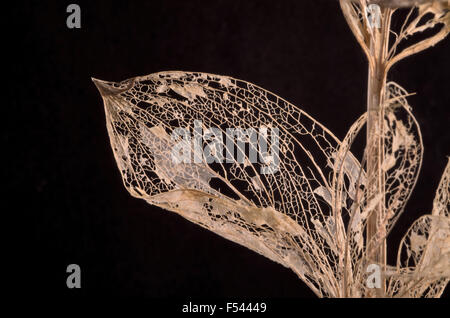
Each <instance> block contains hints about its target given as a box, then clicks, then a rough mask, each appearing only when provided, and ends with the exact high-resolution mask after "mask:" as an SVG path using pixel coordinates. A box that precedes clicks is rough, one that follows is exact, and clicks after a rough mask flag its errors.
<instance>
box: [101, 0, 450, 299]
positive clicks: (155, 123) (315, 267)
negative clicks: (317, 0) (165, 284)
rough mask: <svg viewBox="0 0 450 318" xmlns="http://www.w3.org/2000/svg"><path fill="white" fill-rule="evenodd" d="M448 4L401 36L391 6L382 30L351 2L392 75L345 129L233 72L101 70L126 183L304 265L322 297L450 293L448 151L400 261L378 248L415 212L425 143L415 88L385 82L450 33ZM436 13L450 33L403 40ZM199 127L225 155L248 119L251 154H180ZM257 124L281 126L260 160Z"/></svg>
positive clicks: (375, 87) (353, 24)
mask: <svg viewBox="0 0 450 318" xmlns="http://www.w3.org/2000/svg"><path fill="white" fill-rule="evenodd" d="M402 3H405V1H402ZM436 3H439V5H440V4H441V3H442V2H433V3H431V2H430V3H424V4H421V5H420V6H419V7H418V9H416V10H417V17H416V18H413V19H412V21H411V22H409V23H408V19H410V17H411V15H412V13H411V14H410V15H408V18H407V21H405V25H404V26H403V27H402V31H401V32H400V34H398V35H397V37H396V40H395V42H394V43H393V44H391V46H389V43H388V42H389V41H386V39H385V38H383V36H384V35H385V33H383V32H388V33H387V34H388V35H389V32H390V19H391V16H392V14H393V10H392V9H390V8H384V9H383V11H382V14H384V16H383V19H382V26H381V29H380V30H375V29H372V28H370V27H369V23H368V21H367V19H366V17H365V15H364V14H362V12H365V11H364V10H365V8H366V6H367V4H368V3H367V2H366V1H363V0H361V1H357V3H354V2H353V3H352V2H350V1H347V0H341V7H342V10H343V12H344V16H345V18H346V20H347V22H348V23H349V25H350V28H351V29H352V31H353V33H354V34H355V37H356V38H357V40H358V42H359V43H360V44H361V47H362V48H363V50H364V52H365V53H366V55H367V57H368V60H369V70H370V72H369V73H370V74H372V75H373V74H378V75H381V77H379V79H378V80H377V81H375V82H372V84H370V83H369V102H368V104H369V106H370V107H368V111H367V112H366V113H364V114H363V115H362V116H361V117H360V118H359V119H358V120H357V121H356V122H355V123H354V124H353V125H352V126H351V127H350V129H349V131H348V133H347V135H346V136H345V138H344V139H343V140H339V139H338V138H337V137H336V136H335V135H333V133H332V132H330V131H329V130H328V129H327V128H326V127H325V126H323V125H322V124H321V123H319V122H318V121H317V120H315V119H314V118H313V117H311V116H310V115H309V114H307V113H305V112H304V111H302V110H301V109H299V108H297V107H296V106H294V105H292V104H291V103H289V102H287V101H285V100H284V99H282V98H281V97H279V96H277V95H275V94H272V93H270V92H268V91H266V90H264V89H263V88H260V87H258V86H256V85H254V84H251V83H248V82H245V81H241V80H238V79H234V78H230V77H226V76H220V75H213V74H206V73H193V72H178V71H174V72H161V73H155V74H150V75H147V76H142V77H135V78H132V79H129V80H125V81H122V82H119V83H113V82H105V81H100V80H94V82H95V84H96V86H97V87H98V89H99V91H100V93H101V95H102V97H103V101H104V106H105V113H106V124H107V129H108V134H109V137H110V141H111V146H112V149H113V152H114V156H115V159H116V162H117V165H118V168H119V170H120V173H121V175H122V179H123V183H124V185H125V187H126V188H127V190H128V191H129V192H130V194H131V195H133V196H134V197H137V198H141V199H144V200H146V201H147V202H148V203H150V204H152V205H156V206H159V207H161V208H163V209H166V210H169V211H172V212H175V213H178V214H180V215H181V216H183V217H185V218H186V219H188V220H190V221H192V222H194V223H196V224H198V225H200V226H202V227H204V228H206V229H209V230H211V231H213V232H215V233H217V234H218V235H221V236H223V237H225V238H227V239H229V240H232V241H234V242H236V243H239V244H241V245H243V246H246V247H248V248H249V249H251V250H253V251H255V252H258V253H260V254H262V255H264V256H266V257H268V258H269V259H271V260H273V261H275V262H278V263H280V264H282V265H284V266H286V267H288V268H290V269H292V270H293V271H294V272H295V273H296V274H297V275H298V277H299V278H300V279H302V280H303V281H304V282H305V283H306V284H307V285H308V286H309V287H310V288H311V290H313V292H314V293H315V294H316V295H317V296H319V297H374V296H380V295H381V296H386V297H419V296H425V297H438V296H440V295H441V294H442V292H443V290H444V288H445V286H446V284H447V282H448V280H449V278H450V272H449V268H450V260H449V255H450V254H449V253H450V241H449V240H450V226H449V223H450V218H449V213H448V207H449V203H450V195H449V180H450V161H449V163H448V164H447V167H446V169H445V171H444V174H443V177H442V180H441V182H440V185H439V188H438V190H437V194H436V198H435V200H434V202H433V210H432V214H431V215H426V216H423V217H422V218H420V219H419V220H417V221H416V222H415V223H414V224H413V226H412V227H411V228H410V230H409V231H408V232H407V233H406V235H405V237H404V238H403V240H402V243H401V246H400V249H399V253H398V262H397V264H396V265H395V266H389V265H387V264H385V263H384V264H383V262H382V261H381V262H377V261H376V260H377V257H375V256H376V255H378V256H380V251H381V252H382V250H383V246H385V245H384V244H386V237H387V235H388V234H389V232H390V231H391V229H392V228H393V226H394V225H395V222H396V221H397V220H398V218H399V216H400V215H401V213H402V212H403V210H404V207H405V205H406V203H407V201H408V199H409V197H410V195H411V192H412V190H413V188H414V186H415V183H416V181H417V177H418V173H419V170H420V167H421V163H422V155H423V145H422V139H421V133H420V128H419V125H418V123H417V121H416V120H415V118H414V116H413V114H412V112H411V107H410V106H409V105H408V102H407V99H406V97H407V96H408V95H409V94H408V93H407V92H406V91H405V90H404V89H403V88H401V87H400V86H399V85H398V84H396V83H393V82H389V83H387V82H386V74H387V71H388V69H389V68H390V67H391V66H392V65H393V64H394V63H396V62H397V61H399V60H400V59H402V58H404V57H406V56H408V55H411V54H414V53H415V52H417V51H418V50H422V49H425V48H426V47H428V46H430V45H434V44H435V43H436V42H437V41H439V40H440V39H442V38H443V37H445V35H446V34H447V33H448V23H447V22H448V12H444V11H442V10H441V9H440V7H439V6H438V5H436ZM426 13H432V15H433V17H432V18H431V20H430V21H431V22H429V23H428V22H427V23H426V24H425V26H427V27H426V28H428V27H434V26H435V25H437V24H443V25H444V26H443V27H442V30H444V31H442V30H441V31H439V32H438V33H437V34H436V35H434V36H433V37H431V38H429V39H426V40H423V41H422V42H419V44H418V45H412V46H410V47H407V48H406V49H404V50H403V51H401V52H400V53H397V52H396V48H397V46H398V43H400V42H401V41H402V40H403V39H406V38H407V37H409V36H410V35H413V34H415V33H417V32H422V31H423V30H424V29H425V28H424V25H423V24H419V23H418V21H416V20H417V19H419V20H421V19H422V17H423V16H424V14H426ZM441 32H443V33H441ZM369 79H370V76H369ZM369 82H370V81H369ZM371 94H373V96H372V95H371ZM365 124H368V125H369V127H368V129H367V130H368V146H367V148H366V151H365V155H364V157H363V158H361V159H360V160H358V159H357V158H356V157H355V156H354V155H353V154H352V152H351V147H352V144H353V141H354V140H355V137H356V136H357V135H358V134H359V133H360V131H361V129H362V128H363V126H364V125H365ZM196 125H197V126H196ZM198 125H201V128H202V131H203V137H204V139H203V141H200V143H199V144H195V142H194V143H188V144H186V145H184V146H185V147H184V149H191V148H195V147H201V149H203V148H204V147H207V148H205V149H208V150H209V151H210V153H211V154H214V155H215V156H216V157H215V158H217V159H219V157H220V156H221V153H220V149H221V147H220V145H223V137H224V136H225V137H230V131H229V130H227V128H235V127H236V128H237V127H239V128H242V129H243V130H241V133H240V134H239V135H238V136H231V137H236V138H231V140H232V141H233V146H234V148H235V149H236V150H237V156H238V157H239V156H241V159H242V160H238V159H236V158H235V157H234V156H229V157H228V156H227V157H228V158H229V160H228V161H227V162H224V160H222V161H221V160H214V161H212V162H205V161H204V160H203V161H202V160H200V161H196V162H193V163H186V162H178V163H177V162H174V160H173V149H174V148H176V147H177V145H183V143H181V144H180V142H181V141H182V140H185V139H176V138H175V139H174V138H173V137H172V135H173V132H174V131H175V130H176V129H177V128H180V127H181V128H189V130H188V131H189V138H190V132H194V137H193V138H192V140H196V139H195V137H196V133H197V134H198V131H196V127H197V128H198ZM210 127H214V128H217V129H218V130H217V131H215V132H214V131H211V130H209V129H208V128H210ZM252 128H264V129H266V130H267V129H271V128H276V129H278V134H277V136H278V138H279V145H278V147H279V152H278V154H276V153H275V154H274V153H271V154H269V153H268V152H267V151H266V150H264V149H259V148H258V149H254V151H256V152H257V154H258V157H259V158H262V163H255V161H254V160H252V158H250V156H251V155H250V154H247V153H246V152H245V149H246V148H245V147H246V146H245V143H248V142H249V140H254V139H253V138H256V136H255V135H253V134H252V130H251V129H252ZM266 130H264V131H266ZM242 131H243V133H242ZM273 134H274V133H273V130H272V133H271V136H272V137H273ZM374 136H376V137H374ZM267 137H268V135H267ZM189 138H188V139H187V140H191V139H189ZM269 139H270V138H269ZM272 142H273V139H272ZM374 145H375V146H374ZM222 155H223V154H222ZM253 159H254V158H253ZM274 162H276V163H278V166H277V168H274V165H273V163H274ZM264 169H269V172H270V173H264V171H267V170H264ZM270 169H271V170H270ZM374 216H375V217H374ZM373 222H374V223H373ZM369 226H371V230H370V231H369V230H368V229H369ZM371 231H372V232H371ZM367 232H371V234H370V235H365V233H367ZM381 259H382V258H381ZM374 261H375V263H378V264H379V265H380V266H382V268H383V285H384V286H383V288H382V292H381V293H377V294H374V292H373V290H372V289H371V288H369V287H368V286H367V284H366V279H367V272H366V270H367V266H368V265H369V264H372V263H373V262H374ZM384 282H386V283H384ZM384 287H386V288H384Z"/></svg>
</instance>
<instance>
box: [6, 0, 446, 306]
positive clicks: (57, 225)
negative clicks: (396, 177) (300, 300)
mask: <svg viewBox="0 0 450 318" xmlns="http://www.w3.org/2000/svg"><path fill="white" fill-rule="evenodd" d="M70 3H71V2H68V1H54V2H49V1H39V2H38V1H35V2H32V1H27V2H17V3H16V4H15V5H14V6H13V7H12V8H11V9H10V10H9V11H8V13H7V17H6V19H7V21H8V22H9V23H10V29H9V30H13V31H14V33H13V37H14V42H13V45H12V47H13V48H14V50H13V51H12V52H13V54H14V55H15V57H16V58H17V59H15V62H14V63H12V64H10V63H8V64H9V65H7V67H11V66H12V67H13V71H14V75H13V79H12V81H11V82H12V83H13V86H14V88H16V89H17V90H16V91H15V92H14V93H12V91H11V95H10V96H9V100H10V101H12V107H8V108H6V107H5V109H7V110H12V111H13V113H12V114H8V113H7V114H5V115H4V116H5V118H7V119H8V120H6V121H5V122H4V125H3V127H4V128H6V129H5V132H4V133H3V134H2V138H3V141H4V144H7V145H8V147H9V148H8V150H7V151H8V153H9V154H10V155H11V157H9V156H8V155H7V154H6V152H5V156H8V157H9V158H8V159H10V161H9V164H8V166H7V168H6V169H4V170H5V171H4V172H6V176H5V178H6V179H5V180H7V182H6V184H7V186H8V188H9V189H13V190H16V191H14V192H11V194H9V193H8V198H9V199H10V200H11V202H14V203H13V204H11V205H10V206H9V211H8V213H10V214H14V215H15V216H18V217H19V218H20V220H21V225H20V226H21V227H23V228H24V229H25V228H26V231H24V233H26V235H25V234H24V235H22V234H20V235H21V236H23V237H22V238H24V244H23V246H21V249H20V250H19V254H20V256H21V257H23V259H24V260H23V262H22V265H25V267H26V268H27V269H28V270H26V269H24V270H25V272H24V271H23V270H22V271H21V272H20V273H17V274H16V273H13V274H12V276H13V279H15V280H16V287H18V288H19V289H20V290H21V292H23V293H27V292H29V293H31V294H32V295H33V296H34V297H41V296H42V297H55V296H61V295H62V296H67V297H70V295H72V294H74V293H77V294H79V295H84V296H86V297H98V296H99V295H103V296H104V295H111V296H112V295H114V296H132V297H179V298H180V297H181V298H183V297H187V296H197V297H219V298H220V297H234V296H238V297H241V296H248V297H289V298H291V297H314V295H313V293H312V292H311V291H309V289H308V288H307V287H306V286H305V285H304V284H303V283H302V282H301V281H300V280H299V279H298V278H297V276H296V275H295V274H294V273H293V272H292V271H291V270H289V269H286V268H284V267H282V266H280V265H278V264H275V263H273V262H272V261H270V260H268V259H266V258H264V257H262V256H260V255H258V254H256V253H254V252H252V251H250V250H248V249H246V248H244V247H241V246H239V245H236V244H234V243H232V242H230V241H227V240H225V239H222V238H221V237H219V236H217V235H215V234H213V233H211V232H208V231H206V230H204V229H202V228H200V227H199V226H196V225H194V224H192V223H190V222H188V221H186V220H184V219H183V218H181V217H179V216H177V215H175V214H173V213H170V212H167V211H163V210H160V209H158V208H155V207H153V206H150V205H148V204H147V203H145V202H144V201H141V200H137V199H134V198H132V197H131V196H130V195H129V194H128V193H127V191H126V190H125V188H124V187H123V185H122V181H121V178H120V174H119V171H118V169H117V167H116V164H115V162H114V158H113V154H112V150H111V149H110V145H109V139H108V136H107V131H106V126H105V118H104V110H103V104H102V100H101V97H100V95H99V94H98V92H97V90H96V88H95V86H94V85H93V83H92V82H91V77H96V78H100V79H104V80H113V81H119V80H123V79H126V78H129V77H134V76H137V75H145V74H150V73H154V72H158V71H163V70H185V71H201V72H208V73H216V74H222V75H228V76H232V77H236V78H239V79H243V80H247V81H249V82H252V83H255V84H257V85H259V86H261V87H263V88H266V89H268V90H270V91H272V92H274V93H275V94H277V95H279V96H282V97H283V98H285V99H287V100H288V101H290V102H292V103H293V104H295V105H297V106H299V107H301V108H302V109H303V110H305V111H306V112H308V113H309V114H311V115H312V116H313V117H315V118H316V119H318V120H319V121H320V122H321V123H323V124H324V125H325V126H327V127H328V128H329V129H330V130H331V131H333V132H335V134H336V135H337V136H338V137H340V138H342V137H343V136H344V135H345V132H346V130H347V129H348V128H349V127H350V125H351V124H352V123H353V121H355V120H356V119H357V118H358V117H359V116H360V115H361V113H362V112H363V111H364V109H365V98H366V93H365V91H366V86H367V80H366V79H367V66H366V61H365V58H364V56H363V53H362V50H361V49H360V48H359V47H358V45H357V43H356V40H355V39H354V38H353V36H352V34H351V32H350V30H349V28H348V27H347V25H346V23H345V21H344V18H343V16H342V14H341V12H340V9H339V4H338V1H337V0H314V1H300V0H297V1H294V0H289V1H288V0H284V1H262V0H258V1H256V0H245V1H242V0H241V1H238V0H228V1H219V0H215V1H199V0H190V1H151V0H150V1H132V2H131V1H129V2H128V1H123V2H112V1H77V2H76V3H78V4H79V5H80V7H81V24H82V27H81V29H68V28H67V27H66V18H67V16H68V13H66V7H67V5H69V4H70ZM449 56H450V50H449V39H447V40H446V41H444V42H442V43H439V44H438V45H437V46H436V47H434V48H432V49H429V50H428V51H425V52H422V53H420V54H418V55H416V56H413V57H410V58H408V59H407V60H404V61H402V62H401V63H400V64H399V65H397V66H396V67H394V69H393V70H392V71H391V73H390V76H389V77H390V79H391V80H395V81H397V82H398V83H399V84H400V85H402V86H403V87H405V88H406V89H407V90H408V91H410V92H417V93H418V94H417V95H416V96H413V97H411V98H410V103H411V105H412V106H413V109H414V114H415V115H416V117H417V119H418V121H419V123H420V125H421V128H422V132H423V139H424V145H425V154H424V163H423V169H422V171H421V174H420V178H419V181H418V184H417V186H416V188H415V190H414V193H413V195H412V198H411V200H410V202H409V204H408V206H407V208H406V212H405V214H404V215H403V216H402V218H401V220H400V221H399V223H398V225H397V227H396V228H395V229H394V233H393V234H392V235H391V236H392V237H391V238H390V239H391V241H390V242H391V243H390V244H391V245H390V248H389V257H390V260H393V258H394V255H395V252H396V250H397V246H398V242H399V239H400V237H401V236H402V235H403V234H404V232H405V231H406V229H407V227H408V226H409V225H410V224H411V223H412V222H413V221H414V220H415V219H416V218H417V217H418V216H420V215H422V214H424V213H430V211H431V207H432V200H433V198H434V193H435V190H436V188H437V185H438V182H439V179H440V176H441V175H442V172H443V170H444V167H445V164H446V161H447V159H446V158H447V156H448V155H449V154H450V151H449V147H448V145H449V144H450V143H449V133H448V123H449V120H448V119H449V109H448V106H449V101H450V90H449V89H448V86H449V83H448V74H449V71H450V65H449V63H450V62H449V59H448V57H449ZM9 92H10V91H8V93H9ZM20 233H21V232H20ZM21 259H22V258H21ZM72 263H75V264H79V265H80V266H81V270H82V288H81V289H80V290H68V289H67V287H66V277H67V274H66V272H65V271H66V267H67V265H68V264H72ZM30 272H32V273H33V274H32V277H33V278H32V279H31V278H30V276H29V274H30ZM23 277H25V279H24V280H22V279H20V278H23ZM27 277H28V278H27ZM444 296H447V297H448V291H447V292H446V294H445V295H444Z"/></svg>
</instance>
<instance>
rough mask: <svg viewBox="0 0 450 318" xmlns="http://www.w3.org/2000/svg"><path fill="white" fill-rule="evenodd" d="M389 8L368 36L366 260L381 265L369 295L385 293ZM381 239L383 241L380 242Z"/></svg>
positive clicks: (383, 10) (375, 295)
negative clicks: (370, 207) (372, 205)
mask: <svg viewBox="0 0 450 318" xmlns="http://www.w3.org/2000/svg"><path fill="white" fill-rule="evenodd" d="M391 14H392V12H391V9H388V8H382V9H381V17H380V19H381V23H380V28H373V29H372V30H371V31H372V33H371V36H370V47H369V50H370V56H371V60H370V62H369V74H368V85H367V113H368V118H367V136H366V140H367V141H366V142H367V144H366V155H367V190H368V191H367V194H368V196H367V202H370V201H371V200H373V199H374V198H380V197H381V199H380V201H379V202H378V204H377V205H376V206H375V208H374V210H373V211H370V212H369V213H370V216H369V217H368V221H367V232H366V239H367V256H368V261H369V263H375V264H378V265H380V267H381V288H377V289H375V290H374V291H373V292H372V291H369V295H368V297H384V296H385V277H384V274H383V273H384V271H385V269H386V239H385V233H386V224H385V223H384V222H383V220H384V219H385V214H386V212H385V202H384V200H385V198H384V191H385V175H384V171H383V170H382V163H383V157H384V150H383V149H384V138H383V122H384V109H383V104H384V94H385V91H384V90H385V85H386V59H387V53H388V50H387V48H388V41H389V29H390V18H391ZM381 239H382V241H381Z"/></svg>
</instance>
